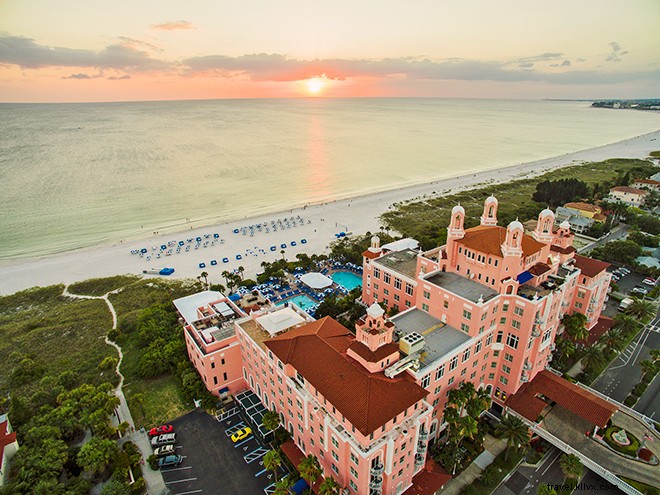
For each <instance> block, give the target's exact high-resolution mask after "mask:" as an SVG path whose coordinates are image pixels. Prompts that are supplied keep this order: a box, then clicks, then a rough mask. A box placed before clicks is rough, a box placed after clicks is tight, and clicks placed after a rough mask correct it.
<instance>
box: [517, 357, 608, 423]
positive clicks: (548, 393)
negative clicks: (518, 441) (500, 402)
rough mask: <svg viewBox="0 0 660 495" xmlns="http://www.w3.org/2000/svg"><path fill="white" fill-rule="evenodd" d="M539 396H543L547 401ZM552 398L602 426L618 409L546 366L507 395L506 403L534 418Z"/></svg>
mask: <svg viewBox="0 0 660 495" xmlns="http://www.w3.org/2000/svg"><path fill="white" fill-rule="evenodd" d="M540 396H544V397H546V398H547V402H546V401H544V400H542V399H541V398H540ZM552 402H555V403H557V404H559V405H560V406H562V407H564V408H566V409H568V410H569V411H571V412H572V413H573V414H575V415H577V416H580V417H581V418H582V419H584V420H586V421H589V422H591V423H593V424H595V425H596V426H599V427H601V428H602V427H604V426H605V425H606V424H607V422H608V421H609V420H610V418H611V417H612V415H613V414H614V413H615V412H616V411H617V407H616V406H614V405H612V404H610V403H609V402H606V401H605V400H603V399H601V398H600V397H598V396H597V395H595V394H592V393H591V392H589V391H587V390H585V389H583V388H582V387H579V386H577V385H575V384H574V383H571V382H569V381H568V380H564V379H563V378H562V377H560V376H557V375H555V374H554V373H552V372H550V371H548V370H542V371H540V372H539V373H538V374H537V375H536V376H535V377H534V379H533V380H532V381H531V382H528V383H524V384H523V385H522V387H520V389H519V390H518V392H516V393H515V394H514V395H512V396H510V397H509V398H508V399H507V401H506V406H507V407H509V408H511V409H513V410H514V411H515V412H517V413H518V414H520V415H522V416H524V417H525V418H527V419H528V420H530V421H534V422H536V419H537V418H538V416H539V415H540V414H541V412H542V411H543V409H544V408H545V407H546V406H548V405H550V404H551V403H552Z"/></svg>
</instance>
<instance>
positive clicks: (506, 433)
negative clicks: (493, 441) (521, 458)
mask: <svg viewBox="0 0 660 495" xmlns="http://www.w3.org/2000/svg"><path fill="white" fill-rule="evenodd" d="M495 434H496V435H497V436H499V437H500V438H505V439H506V445H507V450H506V453H505V454H504V459H505V460H508V458H509V450H510V449H511V448H512V447H520V446H521V445H526V444H527V443H529V430H528V429H527V425H526V424H525V423H523V421H522V419H520V418H518V417H517V416H512V415H510V414H507V415H506V416H504V417H503V418H502V420H501V421H500V423H499V424H498V425H497V426H496V427H495Z"/></svg>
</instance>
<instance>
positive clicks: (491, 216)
mask: <svg viewBox="0 0 660 495" xmlns="http://www.w3.org/2000/svg"><path fill="white" fill-rule="evenodd" d="M497 205H498V203H497V198H496V197H495V196H488V197H487V198H486V201H484V213H483V215H481V225H488V226H493V225H497Z"/></svg>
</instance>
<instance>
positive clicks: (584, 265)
mask: <svg viewBox="0 0 660 495" xmlns="http://www.w3.org/2000/svg"><path fill="white" fill-rule="evenodd" d="M574 259H575V263H574V265H573V266H575V267H576V268H579V269H580V271H581V272H582V275H584V276H585V277H590V278H593V277H595V276H596V275H598V274H599V273H601V272H604V271H605V270H607V268H608V267H609V266H610V264H609V263H605V262H604V261H600V260H595V259H593V258H587V257H586V256H580V255H579V254H576V255H575V258H574Z"/></svg>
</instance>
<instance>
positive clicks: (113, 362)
mask: <svg viewBox="0 0 660 495" xmlns="http://www.w3.org/2000/svg"><path fill="white" fill-rule="evenodd" d="M118 362H119V359H117V358H116V357H114V356H108V357H106V358H105V359H103V361H101V362H100V363H99V369H100V370H114V369H115V368H116V367H117V363H118Z"/></svg>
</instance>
